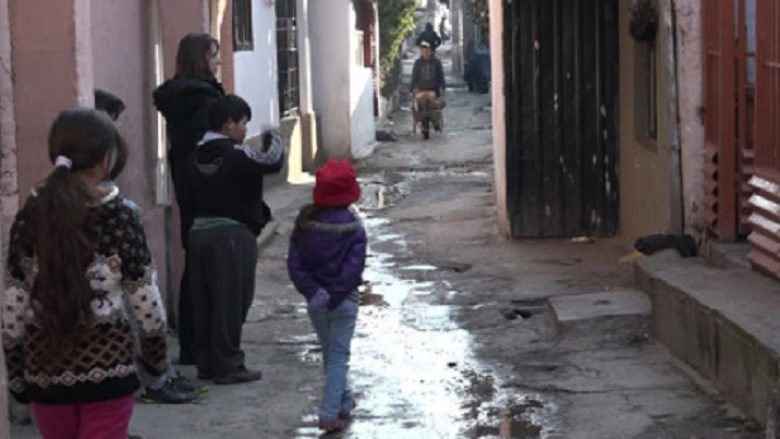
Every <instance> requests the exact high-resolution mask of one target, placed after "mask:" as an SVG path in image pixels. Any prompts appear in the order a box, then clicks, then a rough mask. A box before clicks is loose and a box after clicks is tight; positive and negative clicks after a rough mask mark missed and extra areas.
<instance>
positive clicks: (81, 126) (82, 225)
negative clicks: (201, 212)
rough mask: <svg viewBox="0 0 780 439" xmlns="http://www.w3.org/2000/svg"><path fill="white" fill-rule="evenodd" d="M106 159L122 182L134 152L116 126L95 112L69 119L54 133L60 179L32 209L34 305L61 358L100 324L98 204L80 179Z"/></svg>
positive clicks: (53, 155) (47, 184)
mask: <svg viewBox="0 0 780 439" xmlns="http://www.w3.org/2000/svg"><path fill="white" fill-rule="evenodd" d="M106 154H110V155H111V156H114V157H116V160H115V161H116V162H117V163H115V164H114V166H112V168H113V169H110V170H109V173H110V174H111V177H115V176H116V174H118V171H120V170H121V167H122V166H123V165H124V163H125V161H126V156H127V146H126V144H125V143H124V141H123V140H122V137H121V136H120V135H119V134H118V132H117V131H116V128H115V127H114V125H113V123H112V122H111V120H110V119H108V117H107V116H105V115H104V114H102V113H99V112H96V111H94V110H89V109H83V108H77V109H71V110H65V111H63V112H62V113H60V115H59V116H58V117H57V120H56V121H55V122H54V124H53V125H52V128H51V131H50V132H49V157H50V159H51V161H52V163H54V164H55V168H54V171H52V173H51V174H50V175H49V177H48V178H47V179H46V180H45V181H44V182H43V185H42V186H40V187H39V188H38V189H37V193H36V194H35V195H34V196H31V197H30V199H29V201H28V206H29V208H30V213H31V222H32V226H33V230H34V254H35V256H36V258H37V268H38V271H37V274H36V276H35V281H34V283H33V288H32V294H31V298H32V299H33V301H32V303H33V306H34V312H35V320H36V323H37V324H38V325H39V326H40V329H41V330H42V333H43V335H44V337H45V339H46V341H47V342H49V343H51V344H50V348H49V349H47V352H49V353H50V354H51V355H53V356H54V357H56V356H57V355H59V354H62V353H63V352H64V351H67V350H68V349H69V348H73V347H75V346H76V345H77V344H78V343H79V342H80V341H81V337H82V336H83V334H84V333H85V332H86V331H84V329H85V328H86V327H88V326H89V325H90V324H91V323H92V322H93V320H94V313H93V312H92V309H91V303H92V299H93V297H94V293H93V291H92V288H91V286H90V282H89V279H88V278H87V270H88V268H89V266H90V264H91V263H92V262H93V260H94V258H95V252H96V250H97V246H98V239H99V236H98V230H97V217H98V201H97V199H96V196H95V194H94V193H93V192H92V189H91V188H89V187H87V184H86V183H85V182H84V180H83V178H82V177H81V176H80V175H79V173H80V172H81V171H88V170H90V169H93V168H94V167H95V166H99V165H100V164H101V163H102V161H103V160H104V158H105V157H106ZM73 343H76V345H74V344H73Z"/></svg>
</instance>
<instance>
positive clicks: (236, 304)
mask: <svg viewBox="0 0 780 439" xmlns="http://www.w3.org/2000/svg"><path fill="white" fill-rule="evenodd" d="M189 256H190V258H189V260H190V267H189V274H190V291H191V293H192V305H193V306H192V308H193V311H194V313H193V317H194V318H195V321H196V322H198V324H197V325H196V326H195V364H196V366H197V367H198V374H199V375H201V376H211V377H219V376H224V375H227V374H229V373H231V372H235V371H237V370H238V369H239V368H240V367H242V366H244V351H242V350H241V330H242V327H243V325H244V321H245V320H246V316H247V313H248V312H249V307H250V306H251V305H252V299H253V298H254V290H255V268H256V266H257V241H256V237H255V235H254V233H252V232H251V231H250V230H249V229H248V228H246V227H245V226H226V227H218V228H214V229H206V230H193V231H192V232H190V245H189Z"/></svg>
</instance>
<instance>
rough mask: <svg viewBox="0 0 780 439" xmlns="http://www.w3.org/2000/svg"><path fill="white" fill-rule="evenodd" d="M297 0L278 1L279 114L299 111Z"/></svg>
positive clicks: (290, 113) (283, 114)
mask: <svg viewBox="0 0 780 439" xmlns="http://www.w3.org/2000/svg"><path fill="white" fill-rule="evenodd" d="M295 2H296V0H277V1H276V60H277V64H278V68H279V84H278V85H279V114H280V115H281V117H288V116H293V115H295V114H297V113H298V107H299V105H300V96H299V73H298V19H297V11H296V7H295Z"/></svg>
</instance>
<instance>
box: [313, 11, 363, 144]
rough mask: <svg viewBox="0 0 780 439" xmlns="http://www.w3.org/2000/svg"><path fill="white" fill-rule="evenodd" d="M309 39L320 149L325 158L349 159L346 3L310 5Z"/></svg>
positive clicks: (349, 59)
mask: <svg viewBox="0 0 780 439" xmlns="http://www.w3.org/2000/svg"><path fill="white" fill-rule="evenodd" d="M309 8H310V9H309V26H310V27H309V37H310V41H311V61H312V79H313V81H312V82H313V98H314V110H315V112H316V113H317V114H318V117H319V128H320V149H321V150H322V151H323V154H324V156H325V157H324V158H333V157H338V158H346V157H349V156H350V152H351V143H352V129H351V123H350V101H351V99H350V98H351V89H350V66H351V65H352V51H351V43H350V39H351V37H352V29H353V27H351V26H350V11H351V9H352V4H351V2H350V1H349V0H315V1H312V2H310V3H309Z"/></svg>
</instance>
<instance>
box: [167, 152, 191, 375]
mask: <svg viewBox="0 0 780 439" xmlns="http://www.w3.org/2000/svg"><path fill="white" fill-rule="evenodd" d="M189 160H190V158H189V157H185V158H181V159H175V158H173V157H172V158H171V162H170V164H171V179H172V180H173V190H174V192H175V193H176V203H177V204H178V205H179V218H180V221H179V232H180V233H181V243H182V246H183V247H184V272H183V273H182V276H181V283H180V284H179V303H178V307H177V311H178V313H177V315H176V323H177V325H176V329H177V333H178V334H179V349H180V350H179V359H180V360H181V362H182V363H185V364H189V363H192V362H193V361H194V356H195V353H194V348H193V343H194V338H195V336H194V335H193V331H194V329H193V327H194V323H193V317H192V298H191V297H190V287H189V285H190V279H189V262H188V259H189V258H188V257H187V255H188V252H187V244H188V241H189V233H190V228H191V227H192V222H193V220H194V218H193V215H192V208H191V207H190V199H191V192H192V186H191V183H190V178H189Z"/></svg>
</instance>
